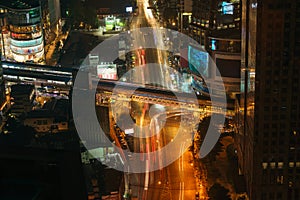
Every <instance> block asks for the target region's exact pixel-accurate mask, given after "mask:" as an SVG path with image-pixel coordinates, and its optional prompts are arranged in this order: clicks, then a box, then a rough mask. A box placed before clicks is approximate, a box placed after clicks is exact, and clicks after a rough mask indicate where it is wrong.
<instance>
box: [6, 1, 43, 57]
mask: <svg viewBox="0 0 300 200" xmlns="http://www.w3.org/2000/svg"><path fill="white" fill-rule="evenodd" d="M0 8H2V10H4V11H5V12H6V13H5V18H6V20H5V23H6V24H3V25H4V26H5V27H7V31H8V32H9V36H10V38H9V40H7V41H6V43H8V44H9V46H10V49H9V51H8V52H4V53H5V57H6V59H12V60H15V61H18V62H26V61H29V62H42V61H43V59H44V39H43V29H42V17H41V15H42V12H41V6H40V3H39V1H37V0H34V1H30V0H17V1H13V0H7V1H3V2H1V3H0ZM5 45H7V44H3V46H5Z"/></svg>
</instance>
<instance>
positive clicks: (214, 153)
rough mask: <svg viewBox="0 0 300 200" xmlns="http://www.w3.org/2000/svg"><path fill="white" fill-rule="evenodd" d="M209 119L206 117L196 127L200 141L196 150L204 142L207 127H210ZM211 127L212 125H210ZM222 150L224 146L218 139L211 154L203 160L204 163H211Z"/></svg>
mask: <svg viewBox="0 0 300 200" xmlns="http://www.w3.org/2000/svg"><path fill="white" fill-rule="evenodd" d="M210 121H211V117H206V118H204V119H203V120H202V122H200V123H199V126H198V133H199V135H200V138H201V139H200V140H199V142H198V143H197V149H200V147H201V146H202V143H203V141H204V138H205V137H206V133H207V130H208V127H209V125H210ZM211 125H212V126H213V124H211ZM223 150H224V145H223V144H222V143H221V142H220V139H219V140H218V142H217V143H216V144H215V146H214V148H213V149H212V150H211V152H210V153H209V154H208V155H207V156H206V157H205V158H204V161H208V162H212V161H215V160H216V157H217V156H218V155H219V154H220V153H221V152H222V151H223Z"/></svg>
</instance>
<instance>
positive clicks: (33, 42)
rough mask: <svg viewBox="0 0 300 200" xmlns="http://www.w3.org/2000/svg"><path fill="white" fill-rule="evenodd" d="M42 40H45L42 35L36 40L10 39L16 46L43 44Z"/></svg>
mask: <svg viewBox="0 0 300 200" xmlns="http://www.w3.org/2000/svg"><path fill="white" fill-rule="evenodd" d="M42 42H43V38H42V37H40V38H38V39H34V40H14V39H11V40H10V43H11V44H12V45H14V46H16V47H28V46H35V45H39V44H41V43H42Z"/></svg>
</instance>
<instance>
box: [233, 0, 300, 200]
mask: <svg viewBox="0 0 300 200" xmlns="http://www.w3.org/2000/svg"><path fill="white" fill-rule="evenodd" d="M242 5H243V6H242V7H243V8H242V56H241V57H242V60H241V91H242V93H241V96H240V98H239V99H238V100H239V101H237V102H238V107H237V113H238V115H237V122H238V123H237V134H236V145H237V152H238V157H239V167H240V171H241V173H242V174H243V175H244V176H245V180H246V186H247V192H248V195H249V197H250V199H253V200H254V199H255V200H267V199H277V200H278V199H282V200H285V199H289V200H293V199H295V200H296V199H300V148H299V144H300V81H299V80H300V79H299V75H300V69H299V66H300V37H299V35H300V1H299V0H287V1H279V0H276V1H274V0H264V1H255V0H243V1H242Z"/></svg>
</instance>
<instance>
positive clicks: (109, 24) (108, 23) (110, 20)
mask: <svg viewBox="0 0 300 200" xmlns="http://www.w3.org/2000/svg"><path fill="white" fill-rule="evenodd" d="M115 23H116V17H114V16H109V17H106V18H105V29H106V30H112V29H113V27H114V26H115Z"/></svg>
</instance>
